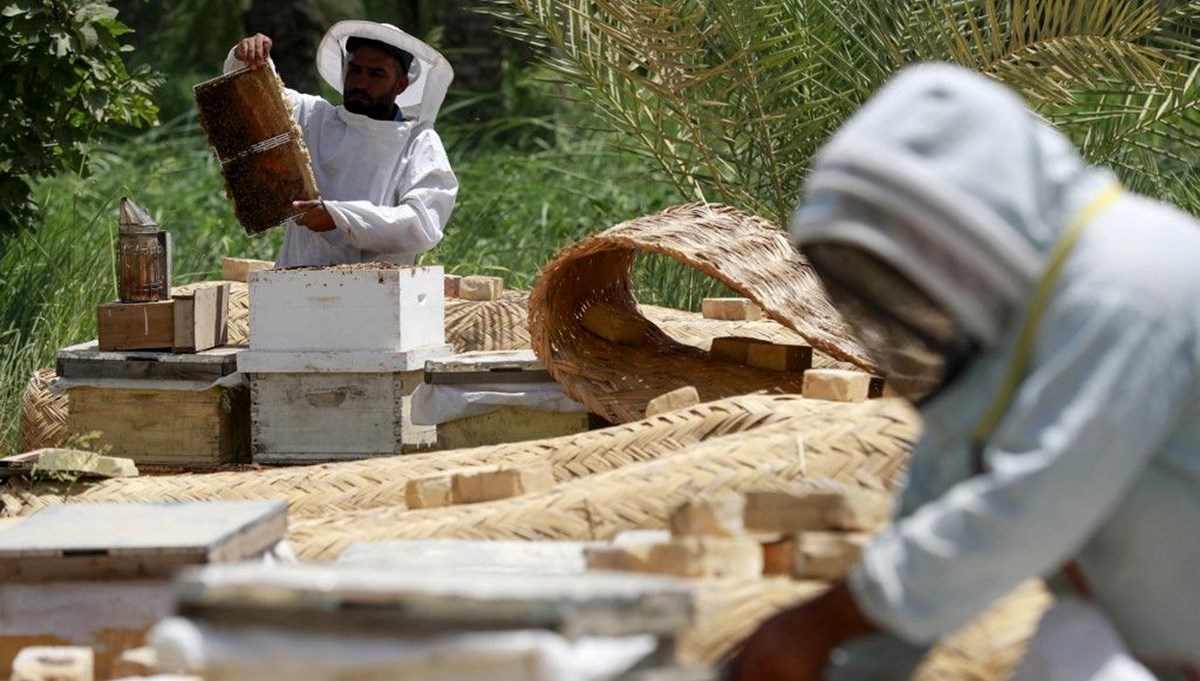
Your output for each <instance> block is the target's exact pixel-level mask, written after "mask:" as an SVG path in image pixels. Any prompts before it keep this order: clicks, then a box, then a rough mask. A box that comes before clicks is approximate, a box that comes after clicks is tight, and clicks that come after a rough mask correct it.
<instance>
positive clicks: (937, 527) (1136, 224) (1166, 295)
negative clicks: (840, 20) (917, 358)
mask: <svg viewBox="0 0 1200 681" xmlns="http://www.w3.org/2000/svg"><path fill="white" fill-rule="evenodd" d="M1076 225H1078V228H1079V230H1080V231H1079V236H1078V239H1077V240H1076V241H1075V242H1074V245H1073V246H1072V247H1071V248H1069V249H1066V250H1065V256H1064V259H1063V261H1062V268H1061V271H1060V272H1059V273H1058V274H1057V276H1051V277H1049V278H1048V279H1047V281H1046V283H1043V284H1042V288H1044V289H1045V290H1046V291H1047V293H1048V298H1047V300H1046V302H1045V305H1044V308H1042V309H1041V311H1040V313H1039V314H1038V315H1037V318H1038V319H1037V326H1036V329H1035V331H1034V332H1032V333H1030V334H1026V335H1028V336H1029V337H1030V338H1029V343H1028V348H1029V350H1030V354H1029V357H1028V362H1027V363H1026V364H1025V365H1024V368H1023V370H1022V371H1020V372H1019V373H1016V376H1017V377H1018V378H1019V381H1017V382H1016V385H1015V389H1014V390H1013V391H1011V393H1010V394H1009V396H1008V398H1007V399H1005V400H1004V401H1003V402H1002V410H1001V411H999V414H1000V418H999V419H998V420H997V421H996V422H995V427H994V429H991V430H990V431H988V432H987V437H986V439H984V440H983V441H982V442H981V444H980V446H979V447H973V439H975V433H974V431H976V430H977V426H978V425H979V424H980V422H981V420H982V419H984V418H985V412H986V411H987V410H988V409H989V408H992V407H993V405H994V404H995V403H996V401H997V395H999V394H1001V393H1003V388H1002V381H1003V377H1004V375H1005V373H1006V372H1007V371H1009V370H1010V367H1011V366H1013V365H1014V358H1013V354H1014V352H1015V351H1016V350H1017V348H1018V347H1019V346H1020V345H1021V341H1020V337H1021V335H1022V334H1021V331H1020V327H1021V326H1022V323H1023V320H1025V319H1026V317H1027V316H1028V313H1029V311H1030V308H1031V300H1032V299H1033V297H1034V293H1035V291H1037V290H1038V287H1039V282H1041V281H1042V280H1043V279H1044V278H1046V271H1047V263H1048V261H1049V258H1050V254H1051V253H1052V252H1053V249H1054V248H1055V246H1056V243H1057V242H1059V240H1060V238H1061V237H1062V236H1063V234H1064V231H1065V230H1067V228H1068V227H1069V226H1071V227H1073V226H1076ZM790 230H791V233H792V235H793V239H794V240H795V242H796V244H797V245H798V246H799V247H800V248H801V250H802V251H804V252H806V253H808V254H809V255H810V258H811V259H812V264H813V266H814V268H815V269H816V270H817V272H818V274H820V275H821V277H822V280H823V281H825V282H826V283H827V285H832V287H831V295H833V291H834V290H835V289H839V288H842V289H843V290H857V291H862V290H869V289H870V288H871V285H870V283H869V282H862V281H860V282H854V281H850V280H851V279H854V278H855V277H856V276H859V277H864V278H869V277H870V276H872V275H871V274H869V272H870V271H871V268H870V267H864V268H863V269H861V270H859V271H858V272H857V274H856V273H855V272H854V271H851V269H848V268H845V267H844V266H842V265H839V263H838V261H835V260H834V259H833V258H832V256H831V255H830V254H828V253H826V254H825V260H826V261H827V265H829V267H825V268H824V270H825V271H823V267H822V266H821V265H820V263H819V262H818V260H817V259H816V258H814V257H813V256H814V255H816V254H818V253H821V252H822V251H821V249H822V247H823V246H829V245H833V248H834V250H833V253H835V254H836V253H839V252H841V253H849V254H856V253H857V254H862V253H865V254H869V256H870V258H872V259H874V260H875V261H878V262H882V263H885V264H886V266H887V267H890V268H892V269H893V270H894V272H896V273H898V274H899V275H900V276H901V277H902V278H904V279H907V280H908V281H909V282H911V283H912V284H914V285H915V287H916V288H917V289H919V290H920V291H921V292H923V293H924V294H925V295H926V296H928V301H927V302H930V303H932V305H933V306H934V307H936V308H937V311H936V312H935V313H934V314H933V316H937V314H942V315H945V316H946V317H948V318H950V319H951V320H952V321H953V323H954V324H955V325H956V328H957V329H958V330H959V331H961V333H962V334H964V335H965V337H969V339H970V341H971V343H972V344H973V346H974V348H975V351H974V353H973V354H972V355H971V357H970V359H969V360H968V361H966V362H965V363H964V364H963V365H962V367H961V369H960V370H958V371H957V373H955V374H953V375H950V376H949V377H948V381H947V383H946V385H944V386H943V387H942V388H941V389H940V391H937V390H935V391H933V394H932V396H931V397H929V398H928V399H927V400H924V401H922V402H920V403H919V405H918V406H919V407H920V411H921V415H922V417H923V419H924V432H923V434H922V436H921V439H920V441H919V442H918V443H917V444H916V446H915V451H914V454H913V458H912V462H911V466H910V468H909V471H908V474H907V480H906V485H905V487H904V489H903V493H902V496H901V499H900V501H899V504H898V507H897V509H896V517H897V520H896V522H895V523H894V524H893V525H892V526H891V527H890V528H889V529H887V530H885V531H883V532H882V533H881V534H880V535H879V536H878V537H877V538H876V539H875V540H874V541H873V543H872V544H871V545H870V547H869V548H868V549H867V550H866V552H865V555H864V558H863V561H862V563H861V564H860V566H859V567H858V568H857V569H856V570H855V571H854V572H853V573H852V574H851V575H850V577H849V585H850V588H851V591H852V593H853V595H854V598H855V601H856V602H857V604H858V605H859V607H860V608H861V609H862V611H863V612H864V613H865V614H866V615H867V616H868V617H869V618H870V619H871V620H872V621H873V622H875V623H876V624H878V625H879V626H880V627H881V628H882V629H883V630H885V631H887V632H889V633H890V634H891V635H893V636H894V637H898V638H899V639H902V640H903V641H906V642H908V643H910V644H916V645H928V644H929V643H932V642H934V641H936V640H937V639H938V638H939V637H941V636H943V635H945V634H947V633H949V632H951V631H952V630H954V629H956V628H957V627H959V626H961V625H963V624H965V623H966V622H967V621H969V620H970V619H971V618H973V617H974V616H975V615H977V614H979V613H980V612H981V611H982V610H983V609H984V608H985V607H986V606H988V605H989V604H990V603H992V602H993V601H994V600H996V599H998V598H1000V597H1001V596H1003V595H1005V594H1006V593H1008V592H1009V591H1010V590H1012V589H1013V588H1014V587H1016V586H1018V585H1019V584H1020V583H1022V582H1023V581H1025V580H1027V579H1029V578H1031V577H1043V578H1047V579H1049V580H1050V583H1051V585H1052V586H1053V587H1055V589H1056V591H1057V592H1058V593H1059V594H1060V595H1061V596H1062V598H1061V599H1060V602H1061V603H1063V604H1064V605H1066V606H1068V607H1069V608H1076V607H1078V606H1079V605H1080V604H1086V607H1085V608H1084V609H1085V610H1087V611H1088V612H1087V614H1086V617H1082V616H1081V617H1075V616H1074V615H1072V614H1070V612H1068V609H1063V610H1062V611H1060V612H1059V613H1058V614H1056V615H1055V616H1053V617H1047V618H1046V619H1045V620H1044V623H1045V624H1047V625H1051V624H1053V623H1055V622H1057V624H1054V626H1053V627H1050V626H1048V627H1044V629H1046V628H1055V627H1057V629H1058V633H1059V634H1062V632H1064V631H1068V630H1069V629H1070V627H1071V626H1076V627H1077V628H1078V627H1080V626H1084V625H1083V624H1081V623H1082V622H1083V620H1084V619H1088V620H1089V622H1088V623H1087V624H1086V626H1093V625H1095V624H1096V622H1097V620H1098V621H1099V622H1100V623H1101V624H1102V625H1103V626H1100V627H1099V628H1097V629H1096V630H1095V631H1101V630H1102V629H1103V628H1104V627H1110V631H1111V633H1112V636H1111V638H1112V641H1113V642H1114V643H1113V645H1114V648H1113V650H1111V651H1110V652H1106V653H1104V654H1101V655H1099V656H1098V657H1096V661H1095V662H1094V664H1092V665H1091V667H1090V672H1088V671H1087V669H1085V670H1084V671H1083V672H1080V671H1079V670H1078V669H1076V670H1075V671H1076V672H1077V675H1076V676H1055V673H1057V672H1054V673H1052V670H1053V669H1055V668H1056V665H1058V667H1057V668H1059V669H1061V668H1062V665H1061V664H1058V663H1056V662H1054V661H1052V660H1046V659H1042V660H1040V661H1039V660H1032V659H1031V660H1030V661H1029V664H1032V665H1033V666H1034V668H1035V671H1032V672H1029V671H1026V672H1025V674H1026V677H1025V678H1042V679H1052V678H1068V677H1069V678H1091V679H1117V678H1123V679H1134V678H1149V675H1148V673H1147V672H1146V669H1145V668H1143V667H1141V664H1140V663H1139V662H1135V661H1134V658H1135V657H1136V659H1137V660H1139V661H1141V663H1144V664H1145V665H1146V667H1148V668H1149V669H1150V670H1153V672H1154V674H1155V675H1157V676H1158V677H1159V678H1163V679H1166V678H1191V677H1189V676H1188V674H1187V673H1186V671H1185V670H1187V669H1188V668H1189V667H1190V668H1191V669H1192V670H1193V671H1194V670H1195V669H1196V668H1198V667H1200V582H1197V575H1200V383H1198V377H1197V367H1200V267H1198V266H1197V262H1198V257H1200V224H1198V223H1197V222H1196V221H1195V220H1194V219H1193V218H1191V217H1190V216H1188V215H1186V214H1184V213H1182V212H1180V211H1178V210H1176V209H1174V208H1172V207H1170V206H1167V205H1164V204H1162V203H1158V202H1155V201H1152V200H1149V199H1146V198H1144V197H1141V196H1137V195H1134V194H1132V193H1128V192H1121V191H1119V188H1118V187H1117V186H1116V185H1115V179H1114V177H1113V176H1112V174H1111V173H1109V172H1108V171H1107V170H1104V169H1099V168H1094V167H1090V166H1088V165H1086V164H1085V163H1084V162H1083V161H1082V160H1081V159H1080V157H1079V155H1078V153H1077V152H1076V151H1075V149H1074V148H1073V147H1072V145H1071V144H1070V142H1069V140H1067V139H1066V138H1065V137H1064V136H1063V135H1062V134H1061V133H1059V132H1057V131H1055V130H1053V129H1052V128H1051V127H1050V126H1048V125H1046V124H1045V123H1043V122H1042V121H1040V120H1038V119H1037V118H1036V117H1035V116H1034V115H1033V114H1031V113H1030V112H1029V111H1028V109H1026V107H1025V106H1024V104H1023V103H1022V102H1021V101H1020V100H1019V99H1018V98H1017V97H1016V96H1014V95H1013V94H1012V93H1011V92H1009V91H1008V90H1007V89H1005V88H1003V87H1002V86H1000V85H998V84H996V83H994V82H993V81H991V80H989V79H987V78H984V77H982V76H979V75H978V74H975V73H972V72H969V71H965V70H962V69H959V68H957V67H951V66H945V65H920V66H915V67H910V68H908V69H906V70H905V71H904V72H902V73H901V74H900V75H899V76H898V77H897V78H895V79H894V80H893V81H892V82H891V83H890V84H889V85H888V86H887V87H885V88H884V89H883V90H881V91H880V92H879V93H878V94H877V95H876V96H875V97H874V98H873V99H871V100H870V101H869V102H868V103H867V104H866V105H865V106H864V108H863V109H862V110H861V111H860V112H858V113H857V114H856V115H855V116H854V117H852V118H851V119H850V120H849V121H848V122H847V123H846V125H845V126H844V127H843V128H842V129H841V130H840V131H839V132H838V133H837V134H836V135H835V136H834V138H833V139H832V140H831V141H830V142H829V144H827V145H826V147H825V148H824V149H822V151H821V152H820V154H819V155H818V158H817V160H816V163H815V166H814V170H813V172H812V174H811V176H810V178H809V181H808V183H807V185H806V188H805V198H804V200H803V201H802V203H801V205H800V207H799V208H798V209H797V212H796V213H795V214H794V215H793V218H792V221H791V226H790ZM810 249H813V250H812V251H811V252H810ZM880 269H883V268H880ZM831 270H839V271H837V272H835V273H834V274H832V275H831V274H830V271H831ZM839 279H841V281H840V282H839ZM843 284H844V285H845V287H843ZM833 298H834V301H835V303H837V302H838V296H837V295H833ZM866 307H868V308H869V307H870V306H869V305H868V306H866ZM839 309H841V306H840V305H839ZM876 309H878V308H876ZM913 318H914V319H924V318H927V316H922V315H913ZM848 321H850V323H851V324H852V325H854V326H855V327H856V328H859V327H871V326H873V324H872V322H870V321H869V320H867V321H866V322H865V323H863V324H859V323H856V322H855V320H854V319H851V318H849V317H848ZM887 336H888V334H886V333H882V334H872V333H871V332H870V331H869V330H868V332H867V333H866V334H865V338H868V339H869V338H871V337H875V338H877V339H878V338H886V337H887ZM865 344H867V345H868V347H870V345H871V343H870V342H866V343H865ZM877 350H878V351H879V355H880V356H881V357H882V356H885V355H887V354H888V352H889V349H888V348H887V347H880V348H877ZM893 359H894V358H893ZM889 363H896V362H889V361H888V360H886V359H884V361H881V362H880V364H881V365H882V366H884V367H886V366H888V365H889ZM901 363H902V362H901ZM1018 366H1019V365H1018ZM1072 561H1073V565H1074V566H1075V567H1077V568H1078V570H1077V571H1076V572H1074V574H1075V575H1076V576H1081V577H1082V580H1079V581H1080V582H1082V583H1079V582H1077V583H1075V584H1074V585H1072V586H1068V584H1067V581H1066V580H1064V579H1061V578H1059V577H1058V576H1057V575H1060V574H1062V573H1061V570H1062V568H1063V566H1064V565H1066V564H1069V563H1072ZM1078 586H1084V587H1086V589H1087V590H1088V591H1090V593H1087V594H1079V593H1076V588H1077V587H1078ZM1068 594H1070V597H1069V598H1068ZM1064 619H1065V620H1067V621H1068V626H1067V627H1066V628H1063V627H1062V626H1061V623H1062V620H1064ZM1071 622H1074V624H1070V623H1071ZM1084 629H1086V627H1084ZM1080 630H1083V629H1080ZM1043 635H1044V636H1051V637H1052V636H1054V635H1056V634H1055V632H1054V631H1044V632H1043V634H1039V636H1043ZM1084 639H1085V640H1087V641H1089V642H1091V643H1089V645H1102V641H1103V640H1107V639H1105V636H1104V635H1101V634H1096V635H1094V636H1085V637H1084ZM1060 640H1069V636H1068V638H1067V639H1061V638H1060ZM850 647H853V646H850ZM1120 648H1126V649H1127V650H1128V651H1130V654H1128V655H1125V654H1123V653H1122V651H1121V650H1120ZM1033 650H1034V653H1035V654H1038V655H1044V654H1049V655H1051V656H1053V655H1054V654H1061V655H1066V656H1074V657H1075V658H1078V659H1084V658H1085V657H1086V656H1085V655H1084V654H1083V652H1082V651H1081V650H1080V649H1072V648H1071V647H1070V646H1064V645H1058V646H1055V645H1049V646H1047V645H1035V646H1034V648H1033ZM1047 650H1049V653H1047ZM1068 666H1069V665H1068ZM1083 666H1084V667H1087V665H1083ZM1039 669H1040V671H1037V670H1039ZM847 678H848V677H847ZM880 678H885V677H883V676H881V677H880ZM891 678H899V677H891Z"/></svg>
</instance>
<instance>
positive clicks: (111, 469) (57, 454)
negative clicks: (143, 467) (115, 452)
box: [31, 448, 138, 478]
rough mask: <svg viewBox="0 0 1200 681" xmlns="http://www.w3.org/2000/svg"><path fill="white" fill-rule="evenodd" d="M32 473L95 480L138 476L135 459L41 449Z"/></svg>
mask: <svg viewBox="0 0 1200 681" xmlns="http://www.w3.org/2000/svg"><path fill="white" fill-rule="evenodd" d="M36 453H37V454H38V457H37V463H35V464H34V465H33V468H32V470H31V473H33V474H35V475H36V474H39V473H42V474H45V473H54V472H62V473H78V474H80V475H82V476H86V477H93V478H131V477H134V476H136V475H137V474H138V469H137V465H135V464H134V462H133V459H125V458H121V457H116V456H101V455H100V454H96V453H95V452H85V451H81V450H77V449H53V448H47V449H39V450H37V452H36Z"/></svg>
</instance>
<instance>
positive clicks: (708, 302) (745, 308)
mask: <svg viewBox="0 0 1200 681" xmlns="http://www.w3.org/2000/svg"><path fill="white" fill-rule="evenodd" d="M700 314H702V315H704V318H705V319H723V320H726V321H737V322H756V321H758V320H760V319H762V317H763V311H762V308H761V307H759V306H758V303H756V302H754V301H753V300H748V299H746V298H705V299H704V300H702V301H701V302H700Z"/></svg>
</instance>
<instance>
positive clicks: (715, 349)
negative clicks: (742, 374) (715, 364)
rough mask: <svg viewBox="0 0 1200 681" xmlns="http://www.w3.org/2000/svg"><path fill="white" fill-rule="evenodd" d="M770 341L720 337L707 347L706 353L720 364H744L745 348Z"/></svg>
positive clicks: (742, 337) (740, 337)
mask: <svg viewBox="0 0 1200 681" xmlns="http://www.w3.org/2000/svg"><path fill="white" fill-rule="evenodd" d="M769 343H770V341H765V340H762V339H759V338H747V337H745V336H721V337H719V338H714V339H713V340H712V345H711V346H709V349H708V353H709V354H710V355H712V358H713V359H715V360H717V361H720V362H732V363H734V364H745V363H746V355H747V348H749V347H750V346H751V345H766V344H769Z"/></svg>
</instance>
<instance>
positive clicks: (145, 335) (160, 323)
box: [96, 300, 175, 351]
mask: <svg viewBox="0 0 1200 681" xmlns="http://www.w3.org/2000/svg"><path fill="white" fill-rule="evenodd" d="M96 328H97V334H98V340H99V345H100V349H101V350H108V351H112V350H142V349H157V348H165V349H168V350H169V349H170V348H171V346H172V344H174V342H175V304H174V303H173V302H172V301H170V300H159V301H155V302H153V303H105V304H103V305H101V306H99V307H98V308H96Z"/></svg>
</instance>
